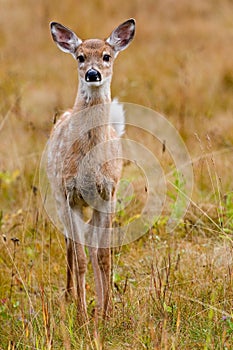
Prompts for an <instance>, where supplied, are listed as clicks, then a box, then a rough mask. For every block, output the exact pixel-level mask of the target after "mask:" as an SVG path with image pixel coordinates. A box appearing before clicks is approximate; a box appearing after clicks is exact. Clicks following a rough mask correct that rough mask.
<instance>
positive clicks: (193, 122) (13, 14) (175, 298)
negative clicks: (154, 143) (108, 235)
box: [0, 0, 233, 350]
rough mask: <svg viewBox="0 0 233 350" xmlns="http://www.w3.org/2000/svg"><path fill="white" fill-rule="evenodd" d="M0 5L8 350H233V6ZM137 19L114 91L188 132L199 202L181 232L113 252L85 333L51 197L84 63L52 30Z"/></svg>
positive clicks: (0, 254)
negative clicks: (44, 199) (59, 142)
mask: <svg viewBox="0 0 233 350" xmlns="http://www.w3.org/2000/svg"><path fill="white" fill-rule="evenodd" d="M0 10H1V11H0V12H1V16H0V23H1V26H0V101H1V104H0V113H1V119H0V132H1V143H0V155H1V157H0V190H1V199H0V200H1V201H0V203H1V204H0V213H1V215H0V228H1V235H2V242H1V244H0V262H1V270H0V320H1V322H0V324H1V326H0V327H1V330H0V339H1V340H0V348H2V349H29V348H32V349H49V348H52V349H102V348H103V347H105V348H106V349H186V350H187V349H231V348H232V346H233V343H232V335H233V319H232V306H233V305H232V273H233V272H232V227H233V226H232V215H233V202H232V201H233V196H232V143H233V119H232V107H233V106H232V93H233V69H232V68H233V67H232V57H233V47H232V37H233V25H232V10H233V5H232V2H231V1H230V0H222V1H211V0H208V1H205V2H203V1H200V0H198V1H195V2H190V1H187V0H180V1H179V2H175V1H172V0H165V1H160V0H158V1H154V0H153V1H152V0H145V1H144V2H141V1H139V0H135V1H127V2H126V1H122V0H118V1H117V2H115V3H114V2H107V1H103V0H95V1H92V2H86V3H84V2H78V1H74V0H67V1H66V2H65V1H57V2H55V3H54V2H48V1H45V0H38V1H36V2H34V1H31V0H20V1H18V2H16V1H13V0H8V1H6V0H1V1H0ZM130 17H134V18H136V21H137V33H136V38H135V40H134V42H133V44H132V45H131V46H130V48H129V49H128V50H127V51H125V52H124V53H122V54H121V56H120V57H119V58H118V59H117V61H116V65H115V74H114V78H113V86H112V92H113V96H118V97H119V99H120V100H121V101H125V102H132V103H136V104H142V105H145V106H147V107H150V108H152V109H155V110H157V111H159V112H161V113H162V114H164V115H165V116H166V117H167V118H168V120H169V121H171V122H172V123H173V125H174V126H175V127H176V128H177V129H178V130H179V132H180V134H181V135H182V137H183V139H184V141H185V143H186V145H187V147H188V150H189V152H190V155H191V157H192V160H193V167H194V175H195V183H194V191H193V197H192V205H191V206H190V208H189V210H188V213H187V215H186V217H185V218H184V220H182V221H181V222H180V225H179V227H178V228H177V230H176V231H175V232H173V233H172V234H167V233H166V230H165V224H166V220H167V216H166V214H164V216H163V217H161V218H160V220H159V222H158V223H157V224H156V225H155V226H154V227H153V228H152V229H151V230H150V232H148V233H147V234H146V235H145V236H144V237H143V238H141V239H140V240H139V241H137V242H134V243H133V244H131V245H129V246H125V247H123V248H121V249H117V250H116V251H115V252H114V270H113V280H114V289H113V293H114V315H113V318H112V319H111V320H110V321H109V323H108V324H107V325H106V326H105V328H104V329H98V330H97V329H95V325H94V323H93V321H92V319H91V313H92V311H93V308H94V300H93V293H94V292H93V288H92V286H93V281H92V275H91V273H89V274H88V279H87V296H88V311H89V315H90V322H89V324H87V325H86V326H85V327H84V328H82V329H78V328H77V325H76V323H75V306H74V304H72V303H71V304H64V302H63V301H64V300H63V290H64V285H65V252H64V242H63V236H62V235H61V234H60V233H59V232H57V231H56V230H55V229H54V227H53V226H52V225H51V223H50V222H49V220H48V218H47V216H46V213H45V212H44V211H43V206H42V203H41V199H40V195H39V192H38V167H39V161H40V157H41V153H42V151H43V149H44V146H45V143H46V141H47V139H48V135H49V132H50V129H51V127H52V123H53V117H54V114H55V113H57V112H58V113H61V112H62V111H63V110H65V109H66V108H69V107H70V106H72V104H73V101H74V98H75V93H76V88H77V81H76V79H77V72H76V65H75V62H74V61H72V59H71V58H70V57H68V56H67V55H65V54H64V55H63V54H61V53H60V52H59V51H58V50H57V48H56V47H55V46H54V44H53V43H52V40H51V38H50V33H49V27H48V23H49V21H51V20H57V21H59V22H62V23H64V24H65V25H67V26H69V27H71V28H72V29H74V30H75V31H76V32H77V33H78V35H79V36H80V37H82V38H89V37H94V36H97V37H104V36H106V35H107V34H108V33H110V31H111V30H112V29H113V27H114V26H116V25H117V24H118V23H120V22H122V21H123V20H125V19H127V18H130ZM167 166H168V167H169V162H168V165H167ZM123 219H125V218H123ZM126 219H127V218H126ZM89 272H90V271H89Z"/></svg>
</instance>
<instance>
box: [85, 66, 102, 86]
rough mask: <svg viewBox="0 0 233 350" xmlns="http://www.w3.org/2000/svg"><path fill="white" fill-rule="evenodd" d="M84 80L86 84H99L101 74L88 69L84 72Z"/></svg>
mask: <svg viewBox="0 0 233 350" xmlns="http://www.w3.org/2000/svg"><path fill="white" fill-rule="evenodd" d="M85 80H86V82H87V83H99V82H101V74H100V72H98V70H96V69H93V68H91V69H89V70H88V71H87V72H86V75H85Z"/></svg>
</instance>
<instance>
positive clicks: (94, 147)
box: [47, 19, 135, 319]
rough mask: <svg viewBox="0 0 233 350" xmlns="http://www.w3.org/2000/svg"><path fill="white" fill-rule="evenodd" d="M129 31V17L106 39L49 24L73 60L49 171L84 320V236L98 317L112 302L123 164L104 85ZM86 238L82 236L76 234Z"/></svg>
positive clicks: (50, 147)
mask: <svg viewBox="0 0 233 350" xmlns="http://www.w3.org/2000/svg"><path fill="white" fill-rule="evenodd" d="M134 32H135V21H134V20H133V19H129V20H128V21H126V22H124V23H122V24H121V25H119V26H118V27H117V28H116V29H115V30H114V31H113V32H112V33H111V35H110V36H109V37H108V39H106V40H99V39H89V40H84V41H82V40H81V39H79V38H78V37H77V36H76V34H75V33H74V32H72V31H71V30H70V29H68V28H66V27H64V26H63V25H61V24H59V23H56V22H52V23H51V33H52V37H53V40H54V41H55V43H56V44H57V46H58V47H59V48H60V49H61V50H62V51H64V52H68V53H71V54H72V55H73V57H74V58H75V59H76V60H77V62H78V73H79V87H78V93H77V98H76V100H75V104H74V107H73V109H72V110H70V111H67V112H65V113H64V114H63V116H62V117H61V118H60V120H59V121H58V122H57V123H56V124H55V126H54V128H53V131H52V133H51V137H50V140H49V144H48V169H47V173H48V177H49V181H50V184H51V188H52V192H53V195H54V197H55V201H56V205H57V210H58V214H59V218H60V220H61V222H62V224H63V226H64V231H65V236H66V245H67V293H74V294H75V295H76V297H77V305H78V311H79V312H78V314H79V317H80V319H86V300H85V273H86V265H87V260H86V255H85V251H84V246H83V244H84V243H85V242H89V243H88V245H89V247H88V249H89V254H90V260H91V263H92V266H93V271H94V280H95V287H96V295H97V309H98V311H99V313H100V314H101V315H103V317H105V316H106V315H107V312H108V309H109V304H110V296H111V249H110V237H109V234H110V230H111V222H112V213H113V212H114V208H113V207H114V199H115V194H116V187H117V183H118V181H119V179H120V175H121V168H122V163H121V160H120V141H119V136H120V135H118V134H117V132H116V130H115V129H114V127H113V126H112V125H111V116H110V114H111V104H110V102H111V91H110V85H111V79H112V68H113V62H114V60H115V58H116V56H117V54H118V53H119V52H120V51H122V50H124V49H125V48H126V47H127V46H128V45H129V44H130V42H131V41H132V39H133V37H134ZM63 88H65V87H63ZM119 117H120V116H119ZM99 145H100V147H99ZM87 205H88V206H91V207H92V209H93V212H92V217H91V219H90V221H89V222H88V224H87V225H83V208H84V207H85V206H87ZM83 230H86V231H87V232H82V231H83ZM84 236H85V237H87V239H84V240H83V239H82V238H81V237H84ZM92 238H93V240H95V243H94V244H93V245H92ZM96 238H97V241H98V244H96ZM75 287H76V291H74V289H75Z"/></svg>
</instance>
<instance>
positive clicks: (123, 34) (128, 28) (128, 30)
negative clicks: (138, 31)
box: [106, 18, 135, 52]
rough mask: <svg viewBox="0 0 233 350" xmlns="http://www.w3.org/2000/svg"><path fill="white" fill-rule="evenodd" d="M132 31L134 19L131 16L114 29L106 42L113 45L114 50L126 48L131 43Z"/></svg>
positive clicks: (133, 30) (133, 29) (133, 31)
mask: <svg viewBox="0 0 233 350" xmlns="http://www.w3.org/2000/svg"><path fill="white" fill-rule="evenodd" d="M134 33H135V20H134V19H133V18H131V19H129V20H128V21H126V22H124V23H122V24H120V25H119V26H118V27H117V28H116V29H114V31H113V32H112V33H111V35H110V37H109V38H108V39H107V40H106V42H107V43H108V44H109V45H111V46H112V47H113V49H114V51H116V52H119V51H122V50H124V49H126V48H127V46H128V45H129V44H130V43H131V41H132V40H133V37H134Z"/></svg>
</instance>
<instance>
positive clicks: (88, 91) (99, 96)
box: [74, 80, 111, 112]
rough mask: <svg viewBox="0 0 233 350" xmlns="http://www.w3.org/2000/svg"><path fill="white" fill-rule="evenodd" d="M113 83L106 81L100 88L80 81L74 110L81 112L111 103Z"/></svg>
mask: <svg viewBox="0 0 233 350" xmlns="http://www.w3.org/2000/svg"><path fill="white" fill-rule="evenodd" d="M110 84H111V81H105V82H104V83H103V84H102V85H100V86H89V85H88V84H87V83H86V82H83V81H82V80H80V82H79V87H78V94H77V97H76V100H75V104H74V110H75V111H77V112H78V111H80V110H83V109H85V108H88V107H93V106H95V105H99V104H107V103H110V102H111V90H110Z"/></svg>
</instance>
